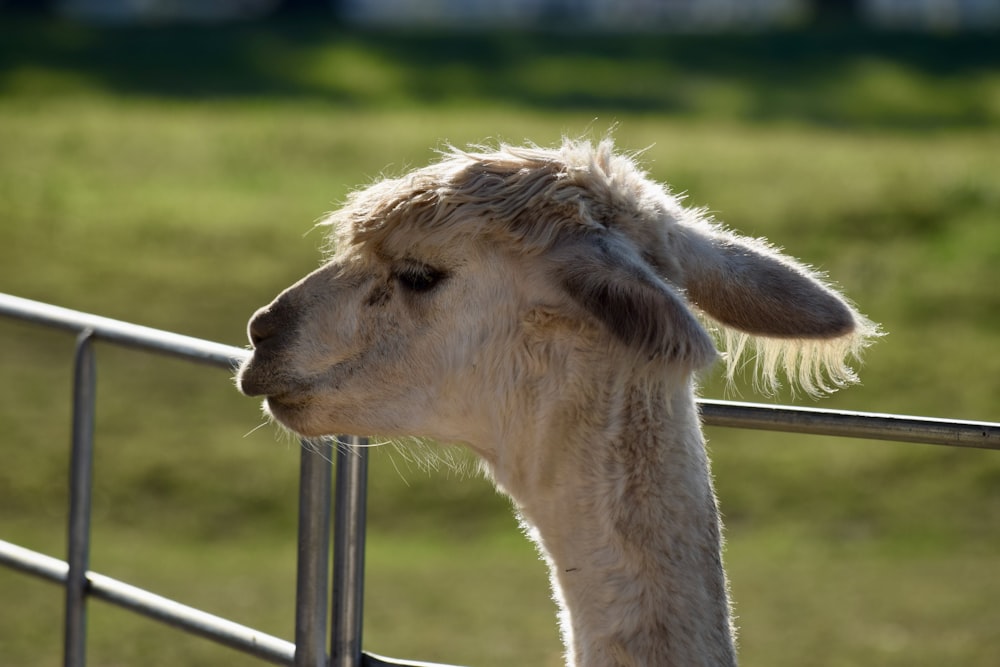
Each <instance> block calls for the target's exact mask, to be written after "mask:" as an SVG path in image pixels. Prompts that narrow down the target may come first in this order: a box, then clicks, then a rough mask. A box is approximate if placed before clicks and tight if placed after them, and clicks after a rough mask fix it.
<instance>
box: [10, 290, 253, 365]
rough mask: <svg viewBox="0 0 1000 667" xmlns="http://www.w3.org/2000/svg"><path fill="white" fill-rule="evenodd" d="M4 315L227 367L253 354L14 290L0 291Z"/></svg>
mask: <svg viewBox="0 0 1000 667" xmlns="http://www.w3.org/2000/svg"><path fill="white" fill-rule="evenodd" d="M0 315H7V316H9V317H13V318H16V319H19V320H24V321H26V322H34V323H36V324H42V325H45V326H49V327H54V328H56V329H65V330H67V331H73V332H76V333H81V332H83V331H86V330H88V329H89V330H90V331H92V332H93V334H94V337H95V338H97V339H100V340H106V341H111V342H113V343H117V344H118V345H123V346H125V347H132V348H138V349H140V350H148V351H150V352H157V353H159V354H166V355H169V356H172V357H180V358H182V359H187V360H189V361H195V362H200V363H205V364H210V365H212V366H219V367H221V368H227V369H231V368H234V367H235V366H236V365H237V364H239V363H240V362H241V361H243V360H244V359H246V358H247V357H249V356H250V351H249V350H246V349H244V348H241V347H233V346H232V345H223V344H222V343H213V342H212V341H207V340H202V339H200V338H193V337H191V336H184V335H182V334H178V333H173V332H171V331H163V330H161V329H153V328H152V327H144V326H141V325H139V324H132V323H130V322H122V321H121V320H114V319H111V318H109V317H101V316H99V315H93V314H91V313H84V312H81V311H79V310H70V309H69V308H61V307H59V306H53V305H51V304H48V303H42V302H40V301H32V300H30V299H22V298H21V297H17V296H12V295H10V294H0Z"/></svg>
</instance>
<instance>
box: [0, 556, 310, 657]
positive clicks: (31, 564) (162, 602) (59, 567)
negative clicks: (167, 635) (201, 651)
mask: <svg viewBox="0 0 1000 667" xmlns="http://www.w3.org/2000/svg"><path fill="white" fill-rule="evenodd" d="M0 564H3V565H6V566H8V567H11V568H13V569H16V570H19V571H21V572H24V573H25V574H30V575H33V576H36V577H40V578H42V579H46V580H48V581H52V582H55V583H57V584H62V585H64V586H65V585H66V580H67V574H68V572H69V566H68V565H67V563H66V562H65V561H61V560H59V559H58V558H52V557H51V556H46V555H45V554H42V553H38V552H37V551H32V550H31V549H25V548H24V547H20V546H18V545H16V544H12V543H10V542H6V541H4V540H0ZM87 587H88V590H89V593H90V595H91V597H94V598H98V599H101V600H103V601H105V602H108V603H111V604H114V605H116V606H119V607H123V608H125V609H130V610H132V611H134V612H137V613H139V614H142V615H143V616H146V617H148V618H152V619H154V620H157V621H161V622H163V623H166V624H168V625H171V626H173V627H176V628H179V629H181V630H185V631H187V632H191V633H193V634H197V635H200V636H202V637H205V638H207V639H211V640H213V641H215V642H218V643H220V644H224V645H226V646H229V647H230V648H234V649H237V650H240V651H243V652H244V653H248V654H250V655H253V656H256V657H258V658H261V659H262V660H267V661H269V662H272V663H275V664H279V665H288V666H289V667H291V666H292V664H293V660H294V657H295V645H294V644H292V643H291V642H287V641H284V640H282V639H278V638H277V637H273V636H271V635H268V634H265V633H263V632H258V631H257V630H254V629H253V628H248V627H246V626H245V625H240V624H239V623H234V622H232V621H229V620H227V619H224V618H220V617H218V616H215V615H213V614H209V613H206V612H203V611H201V610H199V609H195V608H193V607H189V606H187V605H184V604H181V603H179V602H174V601H173V600H169V599H167V598H165V597H162V596H159V595H155V594H153V593H150V592H149V591H146V590H143V589H141V588H137V587H135V586H130V585H129V584H126V583H123V582H121V581H118V580H116V579H112V578H111V577H106V576H104V575H101V574H97V573H96V572H87Z"/></svg>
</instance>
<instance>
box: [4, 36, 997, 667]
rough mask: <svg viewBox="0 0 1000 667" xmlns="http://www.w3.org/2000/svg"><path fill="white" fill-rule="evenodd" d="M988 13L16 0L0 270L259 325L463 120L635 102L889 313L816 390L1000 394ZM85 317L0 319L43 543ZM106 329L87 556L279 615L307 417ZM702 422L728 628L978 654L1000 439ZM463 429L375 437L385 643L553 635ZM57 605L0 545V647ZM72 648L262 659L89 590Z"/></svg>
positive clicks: (16, 530) (874, 660)
mask: <svg viewBox="0 0 1000 667" xmlns="http://www.w3.org/2000/svg"><path fill="white" fill-rule="evenodd" d="M998 43H1000V42H998V41H997V40H996V36H995V35H979V36H971V37H961V38H960V37H947V36H907V35H877V34H867V33H848V32H811V33H804V34H798V33H782V34H775V35H743V36H732V37H711V36H702V37H697V36H687V37H663V36H642V37H638V38H633V37H624V36H619V37H594V36H590V37H575V36H571V35H541V34H492V33H491V34H480V33H477V34H470V35H453V34H410V33H370V32H365V33H357V32H348V31H345V30H343V29H339V28H336V27H334V26H329V25H324V24H322V23H321V22H306V21H299V22H282V23H272V24H245V25H237V26H231V27H216V28H208V27H201V28H163V27H160V28H156V27H149V28H118V29H103V30H98V29H88V28H82V27H79V26H72V25H66V24H60V23H48V22H39V21H9V22H4V23H3V24H2V25H0V291H4V292H9V293H13V294H17V295H19V296H24V297H29V298H35V299H39V300H42V301H47V302H52V303H55V304H58V305H62V306H67V307H70V308H76V309H80V310H84V311H92V312H96V313H98V314H101V315H106V316H110V317H117V318H121V319H125V320H129V321H134V322H138V323H141V324H145V325H150V326H155V327H162V328H166V329H171V330H174V331H179V332H182V333H186V334H191V335H195V336H201V337H205V338H210V339H213V340H218V341H221V342H225V343H229V344H233V345H242V344H243V343H244V333H243V331H244V326H245V322H246V319H247V317H248V316H249V314H250V313H251V312H252V311H253V310H254V309H255V308H257V307H258V306H260V305H262V304H264V303H266V302H267V301H268V300H269V299H270V298H271V297H272V296H273V295H274V294H275V293H277V291H279V290H280V289H282V288H283V287H284V286H286V285H287V284H289V283H290V282H292V281H293V280H295V279H297V278H298V277H300V276H301V275H302V274H304V273H305V272H306V271H308V270H310V269H311V268H313V267H314V266H315V265H316V263H317V262H318V260H319V253H318V251H317V248H318V246H320V245H321V243H322V238H321V237H320V235H319V233H318V232H316V231H314V230H312V229H311V227H312V222H313V221H314V220H315V219H316V218H317V217H319V216H320V215H321V214H322V213H323V212H324V211H326V210H329V209H331V208H333V207H335V206H336V203H337V202H338V201H339V200H341V199H342V198H343V197H344V195H345V194H346V192H347V191H348V190H349V189H350V188H352V187H355V186H358V185H361V184H364V183H367V182H369V181H370V180H372V179H373V178H375V177H377V176H378V175H379V174H382V173H390V174H395V173H399V172H401V171H403V170H404V169H406V168H408V167H410V166H416V165H421V164H424V163H426V162H427V161H428V160H430V159H433V149H435V148H437V147H440V146H442V145H444V144H445V143H446V142H452V143H455V144H458V145H462V144H465V143H467V142H477V141H484V140H486V141H490V140H497V139H504V140H509V141H515V142H520V141H523V140H526V139H528V140H532V141H535V142H538V143H542V144H551V143H554V142H557V141H558V140H559V138H560V137H561V136H562V135H564V134H569V135H590V136H600V135H601V134H603V133H604V132H605V131H606V130H607V129H608V128H610V127H615V128H616V129H615V130H614V134H615V137H616V139H617V141H618V143H619V144H620V145H622V146H623V147H625V148H628V149H640V148H645V147H649V150H648V151H647V152H646V154H645V156H646V157H645V159H646V160H647V165H648V168H649V170H650V171H651V173H652V174H653V175H654V176H655V177H656V178H657V179H660V180H663V181H667V182H669V183H671V184H672V186H673V188H674V189H675V190H677V191H683V192H686V193H687V194H688V201H689V202H690V203H692V204H694V205H699V206H708V207H710V208H711V210H712V211H713V212H714V213H715V214H716V215H717V216H718V217H719V218H720V219H722V220H724V221H726V222H728V223H729V224H730V225H732V226H734V227H736V228H738V229H740V230H742V231H744V232H746V233H748V234H753V235H761V236H767V237H768V238H770V239H771V240H772V241H774V242H775V243H777V244H779V245H781V246H784V247H785V248H786V249H787V250H788V251H789V252H790V253H791V254H793V255H796V256H798V257H801V258H803V259H804V260H806V261H807V262H809V263H811V264H814V265H816V266H818V267H820V268H822V269H823V270H825V271H828V272H829V274H830V276H831V277H832V278H833V279H835V280H836V281H837V282H838V283H839V284H840V285H842V286H843V288H844V289H845V290H846V292H847V293H848V294H850V295H851V297H852V298H853V299H854V300H855V301H856V302H857V304H858V305H859V307H860V308H861V309H862V310H863V311H864V312H866V313H867V314H868V315H870V316H871V317H872V318H873V319H875V320H876V321H878V322H880V323H881V324H882V325H883V327H884V328H885V330H886V331H887V332H888V334H889V335H888V336H886V337H885V338H884V339H883V340H882V341H881V342H879V344H878V345H876V346H875V347H873V348H872V349H871V350H870V351H869V352H868V354H867V359H866V361H867V363H866V364H865V366H864V368H863V370H862V378H863V380H864V384H863V385H862V386H859V387H855V388H852V389H849V390H845V391H843V392H841V393H840V394H837V395H836V396H834V397H833V398H831V399H828V400H826V401H824V402H822V403H821V405H822V406H825V407H841V408H850V409H861V410H871V411H884V412H903V413H912V414H927V415H935V416H943V417H956V418H970V419H983V420H992V421H997V420H1000V355H998V354H997V343H998V334H1000V290H998V289H997V284H998V282H1000V270H998V267H1000V180H998V176H997V174H998V173H1000V161H998V158H997V156H998V155H1000V131H998V130H1000V47H998V46H997V44H998ZM72 344H73V342H72V339H71V338H70V337H69V336H67V335H66V334H63V333H58V332H51V331H45V330H39V329H37V328H35V327H32V326H29V325H25V324H20V323H14V322H9V321H5V320H0V349H2V353H0V434H2V440H0V448H2V451H3V458H4V462H3V465H0V538H3V539H7V540H11V541H14V542H16V543H19V544H23V545H25V546H28V547H31V548H37V549H40V550H43V551H46V552H47V553H51V554H53V555H57V556H61V555H62V554H63V552H64V543H65V538H64V522H65V499H66V478H67V470H66V469H67V460H68V440H69V436H68V432H69V408H70V406H69V392H70V389H69V379H70V363H71V359H70V356H71V351H72ZM98 364H99V365H98V375H99V383H98V392H99V402H98V414H97V455H96V456H97V458H96V461H95V470H96V473H95V480H96V486H95V499H94V532H95V535H94V553H93V558H92V566H93V568H94V569H96V570H98V571H101V572H103V573H106V574H109V575H111V576H114V577H117V578H120V579H123V580H125V581H127V582H129V583H133V584H137V585H141V586H145V587H148V588H151V589H152V590H154V591H155V592H158V593H161V594H164V595H168V596H171V597H174V598H176V599H178V600H180V601H182V602H186V603H189V604H194V605H197V606H200V607H203V608H205V609H207V610H209V611H213V612H215V613H219V614H222V615H225V616H228V617H231V618H233V619H235V620H237V621H240V622H243V623H247V624H250V625H253V626H255V627H259V628H261V629H262V630H265V631H267V632H271V633H274V634H277V635H279V636H283V637H286V638H290V637H291V633H292V623H293V606H292V604H293V599H292V596H293V590H294V576H295V573H294V562H295V556H294V553H295V545H294V533H295V516H296V514H295V512H296V507H295V498H296V479H297V473H298V451H297V445H296V444H295V443H294V442H292V441H290V440H289V439H287V438H285V437H282V436H280V435H276V433H275V431H274V430H273V429H270V428H262V429H258V430H254V429H255V427H256V426H258V425H259V424H260V423H261V418H260V414H259V411H258V408H257V406H256V405H255V403H254V401H251V400H248V399H245V398H243V397H241V396H239V395H238V394H237V392H236V391H235V390H234V389H233V388H232V385H231V382H230V378H228V377H227V376H226V374H225V373H222V372H219V371H216V370H211V369H205V368H201V367H194V366H189V365H186V364H184V363H182V362H177V361H171V360H165V359H160V358H155V357H150V356H147V355H143V354H140V353H136V352H133V351H128V350H121V349H116V348H113V347H110V346H107V345H100V346H99V348H98ZM719 387H720V383H719V382H718V380H717V378H715V377H709V378H706V382H705V393H706V394H707V395H709V396H713V397H720V396H722V391H721V389H720V388H719ZM743 398H746V399H752V400H759V398H760V397H757V396H754V395H753V394H752V391H751V389H750V387H749V386H747V387H746V388H745V389H743ZM774 400H779V401H786V400H788V397H787V396H779V397H777V398H776V399H774ZM709 436H710V438H711V449H712V454H713V459H714V465H715V473H716V478H717V487H718V492H719V496H720V503H721V506H722V510H723V513H724V515H725V519H726V524H727V536H728V548H727V554H726V561H727V566H728V568H729V571H730V575H731V579H732V588H733V594H734V598H735V600H736V611H737V614H738V616H739V625H740V627H741V639H740V645H741V659H742V663H743V664H745V665H751V666H753V665H769V666H773V667H778V666H786V665H787V666H792V665H795V666H809V665H823V666H827V665H833V666H836V665H850V666H855V665H890V666H891V665H907V666H914V665H927V666H930V665H935V666H937V665H950V664H962V665H969V666H983V667H986V666H992V665H994V664H995V662H996V656H997V655H1000V635H998V633H997V632H996V628H997V627H998V626H1000V610H998V609H997V607H996V604H995V600H996V599H998V597H1000V577H997V575H996V563H997V558H998V554H1000V455H998V454H997V453H996V452H982V451H959V450H951V449H944V448H933V447H926V446H917V445H905V444H886V443H876V442H867V441H838V440H833V439H828V438H818V437H802V436H793V435H769V434H763V433H751V432H738V431H726V430H722V429H710V433H709ZM449 456H451V457H452V458H454V459H455V460H456V461H457V464H456V465H455V466H449V465H439V466H437V467H436V468H434V467H429V466H428V465H426V463H425V459H426V458H427V457H426V454H424V453H419V452H418V453H412V452H406V451H399V450H395V449H392V448H391V447H385V448H381V449H379V450H376V452H375V453H374V456H373V472H372V482H371V484H372V491H371V497H370V538H369V539H370V552H369V560H368V596H367V607H366V642H365V644H366V646H367V647H368V648H370V649H371V650H373V651H376V652H380V653H385V654H389V655H398V656H401V657H410V658H418V659H426V660H438V661H447V662H452V663H455V664H467V665H470V667H493V666H496V667H499V666H501V665H547V666H551V665H558V664H560V647H559V643H558V637H557V635H556V630H555V621H554V617H553V606H552V603H551V602H550V600H549V594H548V591H547V584H546V576H545V573H544V570H543V567H542V565H541V564H540V563H539V562H538V560H537V557H536V555H535V553H534V552H533V549H532V547H531V546H530V545H529V544H528V543H527V542H526V540H524V538H523V537H522V536H521V535H520V533H519V531H518V528H517V525H516V522H515V521H514V519H513V518H512V517H511V516H510V512H509V508H508V505H507V502H506V501H505V500H504V499H503V498H501V497H499V496H497V495H496V494H495V493H494V492H493V491H492V489H491V487H490V486H489V484H488V483H487V482H485V481H484V480H482V479H480V478H479V477H478V476H477V475H475V474H474V473H470V472H467V471H468V470H471V469H473V468H472V466H471V464H470V463H469V460H468V458H467V457H466V456H465V455H463V454H462V453H461V452H458V451H457V450H456V451H450V450H449ZM463 470H465V471H466V472H463ZM60 637H61V591H60V589H58V588H57V587H55V586H51V585H49V584H45V583H41V582H38V581H35V580H32V579H27V578H25V577H23V576H22V575H19V574H15V573H12V572H9V571H6V570H0V664H3V665H16V666H20V667H41V666H42V665H51V664H55V663H57V662H58V660H59V656H60V651H61V648H60ZM89 657H90V664H92V665H99V666H109V667H110V666H117V665H149V666H157V665H180V664H183V665H217V664H232V665H242V664H256V663H253V662H252V661H251V660H250V659H248V658H244V657H243V656H241V655H239V654H236V653H233V652H232V651H230V650H228V649H224V648H218V647H215V646H213V645H211V644H209V643H207V642H205V641H204V640H201V639H197V638H189V637H186V636H183V635H178V634H176V633H174V632H173V631H171V630H169V629H166V628H162V627H160V626H158V625H156V624H154V623H152V622H149V621H145V620H143V619H139V618H135V617H132V616H130V615H126V614H124V613H122V612H120V611H118V610H116V609H113V608H110V607H108V606H106V605H104V604H102V603H99V602H95V603H93V604H92V605H91V622H90V635H89Z"/></svg>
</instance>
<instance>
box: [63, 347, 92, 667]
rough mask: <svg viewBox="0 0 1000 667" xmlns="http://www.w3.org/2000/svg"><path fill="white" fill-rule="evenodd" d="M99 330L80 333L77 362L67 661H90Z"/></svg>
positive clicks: (69, 665) (71, 666) (70, 664)
mask: <svg viewBox="0 0 1000 667" xmlns="http://www.w3.org/2000/svg"><path fill="white" fill-rule="evenodd" d="M93 338H94V335H93V332H92V331H90V330H89V329H87V330H84V331H83V332H82V333H80V335H79V337H78V338H77V341H76V353H75V358H74V363H73V426H72V429H73V430H72V437H71V453H70V467H69V526H68V530H67V542H68V552H69V555H68V557H67V559H66V560H67V563H68V570H67V574H66V608H65V618H64V634H63V664H64V665H65V667H83V665H84V664H86V662H87V570H88V569H89V568H90V504H91V503H90V501H91V490H92V486H93V484H92V481H93V464H94V411H95V406H94V402H95V391H96V382H95V371H94V346H93Z"/></svg>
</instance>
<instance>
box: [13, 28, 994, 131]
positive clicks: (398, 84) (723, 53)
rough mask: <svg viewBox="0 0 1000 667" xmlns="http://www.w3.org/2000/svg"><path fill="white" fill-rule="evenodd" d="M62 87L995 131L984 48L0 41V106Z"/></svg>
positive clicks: (318, 33) (172, 34)
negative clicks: (3, 97)
mask: <svg viewBox="0 0 1000 667" xmlns="http://www.w3.org/2000/svg"><path fill="white" fill-rule="evenodd" d="M46 73H48V74H49V75H50V76H49V78H47V79H46V78H43V79H42V81H43V83H41V84H39V83H37V82H36V81H35V79H36V78H37V77H38V76H39V74H41V75H42V76H43V77H44V75H45V74H46ZM66 76H69V77H70V78H72V79H73V80H74V81H75V82H76V84H77V85H83V86H92V87H94V88H97V89H98V90H101V91H105V92H107V93H111V94H116V95H125V96H146V97H167V98H178V99H203V98H209V99H223V100H224V99H241V98H255V99H256V98H272V99H306V100H318V101H323V102H328V103H334V104H340V105H348V106H355V107H372V106H391V105H396V104H403V105H405V104H409V105H413V104H417V105H429V106H435V105H473V106H475V105H490V104H501V105H516V106H521V107H531V108H537V109H541V110H551V111H567V110H584V111H595V112H602V111H603V112H607V111H620V112H648V113H665V114H681V115H696V114H697V115H708V116H722V117H734V118H739V119H741V120H750V121H773V120H788V119H795V120H799V121H805V122H810V123H816V124H823V125H834V126H836V125H851V126H860V127H865V126H869V127H882V126H892V127H897V128H904V129H905V128H911V129H924V128H935V127H953V126H973V127H977V126H980V127H981V126H985V125H988V124H993V123H996V122H997V121H998V120H1000V108H997V106H998V105H997V104H996V103H995V102H994V101H992V100H995V99H996V98H997V90H998V89H1000V40H998V39H997V38H996V36H995V35H992V34H971V35H961V36H958V35H956V36H934V35H917V34H900V33H875V32H867V31H857V30H847V29H839V30H826V31H822V30H810V31H805V32H779V33H755V34H741V35H704V36H692V35H685V36H681V35H585V34H568V33H567V34H564V33H527V32H523V33H511V32H461V33H457V32H447V33H445V32H426V31H424V32H405V31H377V32H376V31H359V30H348V29H345V28H343V27H338V26H337V25H336V24H335V23H333V22H331V21H328V20H325V19H319V20H317V19H312V20H305V19H282V20H271V21H262V22H256V23H242V24H230V25H222V26H183V27H177V26H173V27H152V26H148V27H117V28H93V27H84V26H80V25H73V24H69V23H63V22H54V21H44V20H37V19H34V20H29V19H24V20H14V21H10V20H8V21H5V22H4V24H3V25H2V26H0V91H3V92H5V93H6V94H8V95H19V94H28V95H33V94H39V93H40V94H46V93H51V92H57V93H58V92H59V90H58V89H59V85H60V84H59V83H58V82H59V81H60V78H59V77H66ZM53 81H55V82H56V83H53ZM987 89H988V91H989V92H984V91H987Z"/></svg>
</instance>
